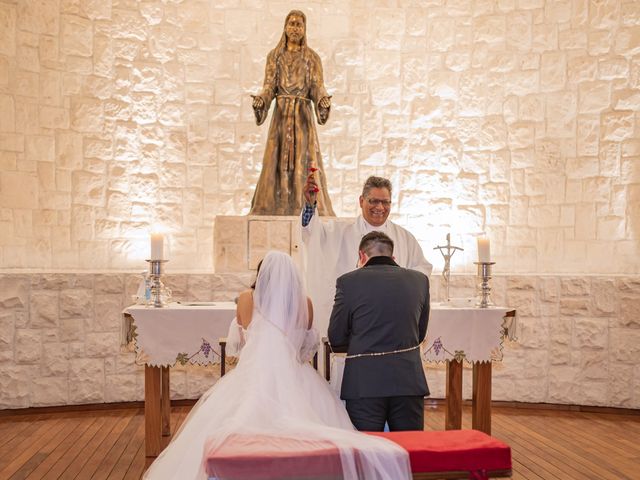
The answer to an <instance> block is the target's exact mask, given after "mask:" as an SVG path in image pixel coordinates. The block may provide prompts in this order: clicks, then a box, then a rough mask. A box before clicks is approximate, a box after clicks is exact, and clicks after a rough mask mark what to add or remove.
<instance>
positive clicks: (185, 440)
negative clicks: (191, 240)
mask: <svg viewBox="0 0 640 480" xmlns="http://www.w3.org/2000/svg"><path fill="white" fill-rule="evenodd" d="M307 327H308V313H307V301H306V295H305V293H304V290H303V288H302V284H301V282H300V277H299V275H298V272H297V270H296V269H295V266H294V264H293V262H292V261H291V258H290V257H289V256H288V255H285V254H282V253H279V252H269V253H268V254H267V256H266V257H265V259H264V261H263V263H262V267H261V269H260V272H259V274H258V279H257V281H256V289H255V293H254V310H253V315H252V320H251V324H250V325H249V328H248V329H247V330H246V332H245V335H246V339H245V340H246V343H245V344H244V346H243V347H242V351H241V353H240V358H239V361H238V364H237V366H236V368H235V369H234V370H232V371H231V372H229V374H227V375H225V376H224V377H223V378H221V379H220V380H219V381H218V382H217V383H216V384H215V385H214V386H213V387H212V388H211V389H209V390H208V391H207V392H206V393H205V394H204V395H203V396H202V398H201V399H200V400H199V401H198V402H197V403H196V405H195V406H194V407H193V409H192V411H191V413H190V414H189V416H188V417H187V418H186V420H185V422H184V423H183V425H182V427H181V429H180V430H179V432H178V433H177V434H176V436H175V437H174V439H173V440H172V442H171V443H170V444H169V446H168V447H167V448H166V449H165V450H164V452H162V454H161V455H160V456H159V457H158V458H157V459H156V460H155V461H154V463H153V464H152V465H151V467H150V468H149V470H148V471H147V472H146V473H145V476H144V478H147V479H151V480H164V479H185V480H191V479H206V478H207V474H206V473H205V463H204V460H205V459H206V458H207V457H208V456H210V455H212V456H214V457H215V456H216V452H220V451H221V450H222V449H226V450H228V448H229V445H234V446H235V448H236V450H237V449H240V452H241V453H242V454H243V455H245V454H246V455H251V453H252V451H256V450H254V449H257V450H259V451H260V452H261V453H262V454H264V452H265V449H266V450H267V451H268V452H272V453H273V454H274V455H277V453H278V449H279V448H281V449H284V450H286V452H288V453H291V452H292V451H295V452H298V451H299V452H307V453H308V452H312V451H314V450H322V449H326V448H327V445H330V446H331V447H333V448H334V449H335V448H337V450H338V451H339V455H334V457H335V458H334V460H333V461H334V462H336V463H337V465H334V467H337V469H338V471H341V472H342V478H344V479H348V480H350V479H363V480H364V479H366V480H374V479H380V480H382V479H389V480H400V479H408V478H411V473H410V465H409V457H408V453H407V452H406V451H405V450H404V449H402V448H401V447H400V446H398V445H397V444H395V443H393V442H390V441H388V440H385V439H382V438H378V437H373V436H370V435H367V434H364V433H360V432H357V431H355V430H354V427H353V426H352V424H351V422H350V420H349V417H348V415H347V412H346V410H345V408H344V406H343V405H342V402H341V401H340V400H339V399H338V397H337V396H336V395H335V393H334V392H332V391H331V390H330V389H329V387H328V385H327V383H326V382H325V380H324V379H323V378H322V377H321V376H320V375H319V374H318V373H317V372H316V371H315V370H314V369H313V368H312V367H311V365H310V364H309V363H308V361H306V360H307V359H306V357H307V356H308V355H306V354H308V353H309V352H310V351H311V349H309V344H315V345H316V346H317V339H318V334H317V332H315V331H313V330H308V328H307ZM264 438H267V439H270V440H269V441H267V442H265V441H259V440H261V439H264ZM243 439H244V440H243ZM251 439H254V440H253V441H252V440H251ZM255 439H258V440H255ZM281 440H282V441H281ZM214 463H215V462H214ZM246 468H250V462H246V464H245V465H244V466H243V470H241V471H236V472H233V471H229V470H228V468H227V469H226V470H224V471H214V472H211V473H212V475H213V478H219V479H240V478H246ZM243 472H244V474H243ZM253 473H254V474H255V473H259V474H260V475H259V477H258V476H255V475H253V474H252V475H251V478H260V479H277V478H281V476H280V475H281V472H278V471H274V472H268V471H264V467H263V468H262V471H259V472H253ZM318 473H321V472H318ZM313 474H314V472H308V475H309V477H312V476H313Z"/></svg>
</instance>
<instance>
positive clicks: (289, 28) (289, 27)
mask: <svg viewBox="0 0 640 480" xmlns="http://www.w3.org/2000/svg"><path fill="white" fill-rule="evenodd" d="M284 31H285V33H286V34H287V39H288V40H289V41H290V42H293V43H300V42H301V41H302V39H303V38H304V21H303V20H302V17H300V16H299V15H291V16H290V17H289V20H287V24H286V25H285V27H284Z"/></svg>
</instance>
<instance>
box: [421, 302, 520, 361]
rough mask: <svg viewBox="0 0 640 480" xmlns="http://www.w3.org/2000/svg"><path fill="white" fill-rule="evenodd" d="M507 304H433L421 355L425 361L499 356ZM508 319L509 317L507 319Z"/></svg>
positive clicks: (496, 358) (505, 328)
mask: <svg viewBox="0 0 640 480" xmlns="http://www.w3.org/2000/svg"><path fill="white" fill-rule="evenodd" d="M511 310H513V309H511V308H506V307H488V308H474V307H463V308H456V307H451V306H443V305H439V304H432V308H431V312H430V315H429V326H428V328H427V336H426V338H425V340H424V343H423V348H422V358H423V360H425V361H427V362H443V361H446V360H454V359H455V360H460V361H461V360H466V361H468V362H470V363H474V362H490V361H492V360H494V361H499V360H502V348H503V345H502V342H503V341H504V337H505V336H506V335H508V334H509V332H508V330H507V328H508V327H509V326H511V325H512V328H514V327H515V323H513V324H511V323H508V322H507V321H506V320H505V314H506V313H507V312H509V311H511ZM509 322H511V320H509Z"/></svg>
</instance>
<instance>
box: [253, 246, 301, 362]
mask: <svg viewBox="0 0 640 480" xmlns="http://www.w3.org/2000/svg"><path fill="white" fill-rule="evenodd" d="M254 302H255V306H256V308H257V310H258V311H259V312H260V314H261V315H262V317H263V318H264V319H265V320H266V321H268V322H270V323H272V324H273V325H275V326H276V327H278V328H279V329H280V330H282V332H284V334H285V335H287V337H288V338H289V341H290V343H291V345H292V347H293V348H294V349H295V350H296V351H299V350H300V346H301V345H302V342H303V340H304V337H305V333H306V330H307V326H308V323H309V312H308V307H307V296H306V293H305V291H304V287H303V286H302V280H301V279H300V274H299V273H298V269H297V268H296V266H295V265H294V263H293V260H292V259H291V257H290V256H289V255H287V254H285V253H282V252H276V251H271V252H269V253H267V255H266V256H265V257H264V259H263V260H262V265H261V267H260V271H259V272H258V278H257V279H256V287H255V294H254Z"/></svg>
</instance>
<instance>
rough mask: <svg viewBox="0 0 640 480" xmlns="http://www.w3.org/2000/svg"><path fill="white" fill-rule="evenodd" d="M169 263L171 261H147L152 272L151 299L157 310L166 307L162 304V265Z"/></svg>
mask: <svg viewBox="0 0 640 480" xmlns="http://www.w3.org/2000/svg"><path fill="white" fill-rule="evenodd" d="M168 261H169V260H147V262H149V268H150V272H151V273H150V277H151V298H152V299H153V306H154V307H156V308H162V307H164V303H162V290H163V285H162V281H161V277H162V270H163V268H162V264H163V263H166V262H168Z"/></svg>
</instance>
